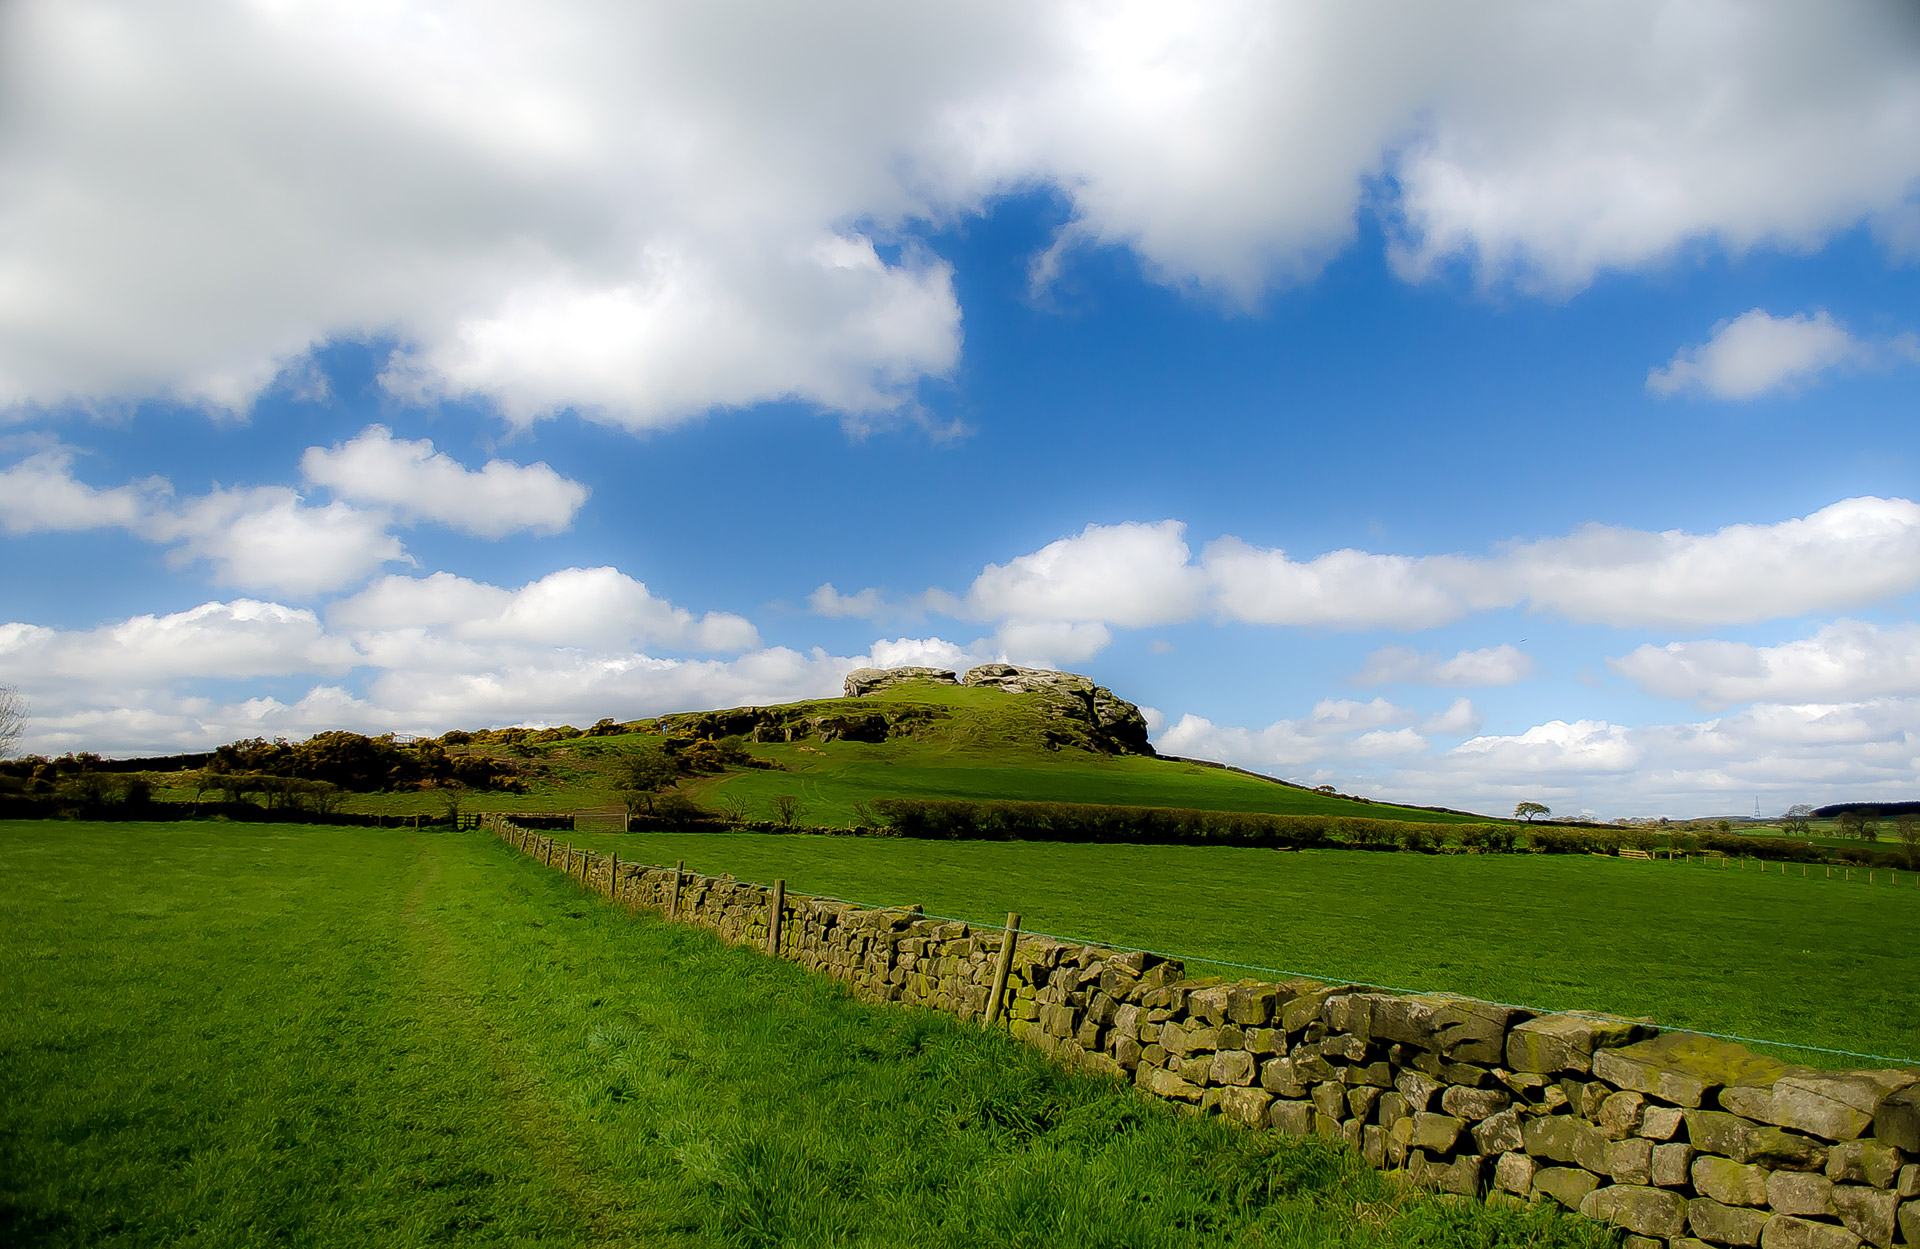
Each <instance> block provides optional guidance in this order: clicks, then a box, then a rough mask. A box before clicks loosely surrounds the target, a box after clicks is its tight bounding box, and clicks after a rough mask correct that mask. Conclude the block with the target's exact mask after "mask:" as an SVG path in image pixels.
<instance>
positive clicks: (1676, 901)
mask: <svg viewBox="0 0 1920 1249" xmlns="http://www.w3.org/2000/svg"><path fill="white" fill-rule="evenodd" d="M560 836H561V837H562V839H570V840H573V841H575V842H576V843H579V844H585V845H593V846H595V847H596V848H599V849H602V850H613V851H615V852H617V853H618V854H619V855H620V856H621V857H622V858H623V859H631V860H638V861H644V862H652V863H666V864H671V863H673V862H674V861H676V860H679V859H684V860H686V862H687V866H688V867H689V868H691V869H697V870H699V871H702V872H706V873H709V874H716V875H717V874H726V873H730V874H732V875H735V876H737V877H739V878H740V879H742V880H758V881H771V880H773V879H775V878H781V879H784V880H786V882H787V886H788V888H790V889H793V890H796V891H799V892H807V893H824V894H831V895H834V896H838V897H844V898H850V899H853V900H856V901H862V902H869V903H880V904H896V905H897V904H910V903H916V902H917V903H920V904H921V905H923V906H925V907H926V908H927V910H929V911H931V912H935V913H938V914H942V915H950V916H955V917H958V918H963V919H968V920H972V921H975V922H982V923H990V924H997V923H999V922H1001V921H1002V919H1003V917H1004V916H1005V914H1006V913H1007V912H1008V911H1017V912H1019V913H1020V914H1021V915H1022V917H1023V920H1024V923H1025V926H1026V927H1028V928H1029V929H1032V930H1036V931H1041V932H1052V933H1058V934H1064V935H1069V936H1075V937H1081V938H1087V939H1092V940H1099V941H1106V942H1112V943H1116V944H1121V945H1129V946H1136V947H1141V948H1145V949H1151V950H1156V951H1162V952H1168V953H1173V954H1178V955H1181V956H1183V957H1185V958H1186V959H1188V960H1189V962H1190V963H1191V964H1193V965H1194V966H1195V967H1198V966H1199V961H1200V960H1204V959H1216V960H1229V961H1232V962H1235V963H1244V964H1252V965H1255V966H1258V967H1263V968H1274V969H1280V970H1284V971H1288V972H1296V973H1305V974H1309V975H1315V976H1319V977H1323V978H1328V979H1341V980H1347V981H1350V982H1355V983H1363V984H1376V985H1381V986H1386V987H1396V988H1416V989H1436V990H1446V991H1450V992H1454V993H1463V994H1468V995H1471V996H1476V997H1483V998H1490V999H1493V1000H1496V1001H1506V1002H1515V1003H1521V1004H1530V1005H1537V1006H1545V1007H1552V1008H1556V1009H1582V1010H1597V1011H1607V1012H1612V1013H1616V1014H1623V1015H1633V1016H1640V1015H1652V1016H1654V1017H1655V1018H1657V1019H1659V1020H1660V1021H1662V1022H1663V1023H1668V1024H1684V1025H1687V1026H1691V1027H1694V1028H1700V1029H1706V1030H1710V1031H1714V1032H1724V1033H1734V1034H1738V1035H1742V1036H1749V1037H1759V1038H1765V1039H1778V1040H1786V1041H1794V1042H1799V1043H1801V1044H1802V1045H1811V1046H1824V1047H1828V1048H1834V1049H1846V1050H1854V1051H1863V1052H1867V1053H1873V1054H1884V1055H1891V1056H1895V1057H1903V1058H1908V1059H1914V1058H1920V1023H1916V1021H1920V977H1917V976H1915V975H1914V967H1915V951H1916V950H1920V876H1916V875H1914V874H1913V873H1909V872H1901V873H1899V874H1898V880H1899V882H1900V883H1899V884H1898V885H1893V884H1890V883H1889V873H1887V872H1885V871H1881V872H1879V873H1878V874H1877V876H1876V878H1875V881H1876V883H1874V884H1871V885H1870V884H1868V883H1867V879H1868V878H1867V875H1866V873H1864V872H1856V873H1855V874H1854V880H1852V881H1847V880H1845V879H1844V874H1842V875H1841V876H1840V877H1836V878H1835V879H1832V880H1829V879H1827V878H1826V877H1825V876H1824V875H1823V872H1824V871H1825V870H1826V869H1824V868H1820V867H1814V868H1811V869H1809V871H1810V875H1807V876H1802V875H1800V872H1801V869H1800V868H1799V867H1792V868H1790V869H1789V871H1788V874H1786V875H1782V874H1781V873H1780V869H1779V868H1778V867H1777V866H1775V867H1771V868H1769V869H1768V870H1767V871H1766V872H1764V873H1763V872H1761V871H1759V870H1757V868H1758V865H1757V864H1755V865H1749V866H1748V867H1746V868H1744V869H1743V868H1741V867H1740V866H1739V865H1738V864H1736V863H1731V862H1727V863H1726V865H1725V866H1719V864H1720V863H1721V862H1724V861H1718V860H1698V859H1696V860H1692V861H1686V860H1682V861H1678V862H1668V861H1659V862H1653V863H1648V862H1639V861H1634V860H1627V859H1615V858H1601V857H1595V856H1591V855H1420V854H1377V853H1367V852H1364V851H1353V850H1319V851H1306V852H1301V853H1282V852H1277V851H1271V850H1252V849H1240V848H1231V847H1198V846H1131V845H1104V846H1103V845H1071V844H1060V843H1047V842H928V841H907V840H894V839H870V838H858V839H855V838H836V837H782V836H767V835H757V834H748V833H733V834H725V833H722V834H702V833H666V834H646V833H628V834H618V833H615V834H601V835H591V834H576V835H571V836H570V835H568V834H564V833H563V834H560ZM1835 871H1836V872H1839V871H1840V869H1835ZM1207 970H1212V971H1218V972H1222V973H1226V974H1232V975H1236V976H1237V975H1242V974H1250V973H1245V972H1240V971H1235V970H1234V969H1231V968H1224V967H1221V968H1208V969H1207ZM1774 1052H1778V1053H1781V1054H1782V1056H1784V1057H1787V1058H1789V1059H1791V1060H1793V1061H1796V1062H1804V1063H1808V1064H1811V1065H1819V1066H1827V1067H1832V1066H1857V1065H1861V1064H1860V1063H1858V1062H1857V1061H1854V1060H1848V1059H1844V1058H1839V1057H1836V1056H1832V1055H1820V1054H1813V1053H1807V1052H1804V1051H1785V1050H1780V1051H1774Z"/></svg>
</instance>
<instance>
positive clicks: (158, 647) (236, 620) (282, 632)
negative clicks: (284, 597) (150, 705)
mask: <svg viewBox="0 0 1920 1249" xmlns="http://www.w3.org/2000/svg"><path fill="white" fill-rule="evenodd" d="M360 662H362V657H361V655H360V654H359V653H358V652H357V651H356V650H355V649H354V647H353V645H352V644H351V643H350V642H348V641H347V640H346V639H345V638H340V637H334V636H330V635H329V634H328V633H327V632H326V630H325V629H324V628H323V627H322V626H321V624H320V619H319V617H318V616H316V615H314V613H312V612H310V611H306V610H304V609H301V608H296V607H285V606H282V605H281V604H279V603H263V602H259V601H256V600H253V599H235V600H234V601H233V602H230V603H204V604H202V605H200V606H199V607H195V608H192V609H190V610H188V611H183V612H173V613H170V614H168V615H164V616H154V615H143V616H134V617H131V618H130V619H127V620H123V621H120V622H118V623H116V624H112V625H107V626H104V627H102V628H99V629H87V630H75V631H61V630H57V629H48V628H44V627H40V626H36V625H26V624H19V623H12V624H5V625H0V668H4V670H6V671H7V672H9V673H13V674H16V675H21V676H24V675H25V674H28V673H31V674H32V675H31V677H30V678H29V679H30V680H32V681H33V682H35V683H47V682H84V683H88V684H95V683H98V684H103V685H112V686H123V685H135V686H138V685H144V684H150V683H153V682H168V681H175V680H180V679H182V678H193V677H220V678H222V679H235V680H238V679H244V678H250V677H263V676H285V675H288V674H293V673H306V672H345V671H347V670H348V669H350V668H352V667H354V666H356V665H357V664H359V663H360Z"/></svg>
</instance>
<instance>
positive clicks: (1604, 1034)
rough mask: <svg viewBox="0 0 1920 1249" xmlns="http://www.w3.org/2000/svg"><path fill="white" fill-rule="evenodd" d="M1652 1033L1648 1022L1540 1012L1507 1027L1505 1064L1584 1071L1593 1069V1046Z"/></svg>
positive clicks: (1550, 1071)
mask: <svg viewBox="0 0 1920 1249" xmlns="http://www.w3.org/2000/svg"><path fill="white" fill-rule="evenodd" d="M1652 1033H1653V1028H1652V1027H1651V1026H1650V1025H1648V1024H1644V1023H1640V1022H1637V1021H1634V1020H1628V1019H1596V1018H1593V1017H1592V1016H1589V1015H1573V1014H1561V1015H1541V1016H1540V1017H1539V1018H1537V1019H1529V1020H1527V1021H1525V1022H1524V1023H1520V1024H1517V1025H1515V1026H1514V1027H1513V1028H1512V1029H1511V1030H1509V1031H1508V1033H1507V1066H1508V1067H1509V1068H1511V1069H1512V1070H1514V1071H1531V1072H1539V1073H1541V1074H1544V1075H1557V1074H1559V1073H1561V1072H1565V1071H1571V1072H1574V1073H1575V1074H1578V1075H1585V1074H1587V1073H1588V1072H1590V1071H1592V1070H1593V1054H1594V1051H1595V1050H1598V1049H1602V1048H1605V1047H1609V1046H1621V1045H1627V1044H1630V1043H1631V1042H1633V1041H1636V1040H1639V1039H1640V1038H1642V1037H1645V1036H1650V1035H1652Z"/></svg>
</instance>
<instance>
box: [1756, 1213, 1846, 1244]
mask: <svg viewBox="0 0 1920 1249" xmlns="http://www.w3.org/2000/svg"><path fill="white" fill-rule="evenodd" d="M1760 1249H1860V1238H1859V1237H1858V1236H1855V1235H1854V1234H1853V1233H1852V1232H1850V1231H1848V1230H1847V1229H1846V1228H1844V1227H1835V1226H1834V1225H1833V1224H1831V1223H1815V1222H1813V1221H1812V1220H1811V1219H1801V1218H1796V1217H1794V1216H1793V1215H1791V1214H1776V1215H1774V1216H1773V1218H1772V1219H1770V1220H1769V1221H1768V1223H1767V1227H1766V1230H1765V1231H1763V1232H1762V1233H1761V1234H1760Z"/></svg>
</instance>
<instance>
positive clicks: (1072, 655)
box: [994, 620, 1113, 668]
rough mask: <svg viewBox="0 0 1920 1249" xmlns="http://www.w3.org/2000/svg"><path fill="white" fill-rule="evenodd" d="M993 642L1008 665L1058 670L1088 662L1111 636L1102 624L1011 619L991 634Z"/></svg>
mask: <svg viewBox="0 0 1920 1249" xmlns="http://www.w3.org/2000/svg"><path fill="white" fill-rule="evenodd" d="M994 640H995V641H996V642H997V643H999V646H1000V653H1001V654H1002V655H1004V656H1005V657H1006V659H1007V660H1008V661H1009V662H1011V663H1016V664H1027V665H1030V666H1038V667H1043V668H1059V667H1062V666H1064V665H1066V664H1075V663H1080V662H1082V661H1084V660H1088V659H1092V658H1093V657H1094V656H1095V655H1098V654H1099V653H1100V652H1101V651H1103V650H1105V649H1107V645H1108V644H1109V643H1111V642H1112V641H1113V634H1112V633H1111V632H1110V631H1109V630H1108V629H1107V626H1105V625H1103V624H1069V623H1067V622H1065V621H1061V620H1011V621H1008V622H1007V623H1006V624H1003V625H1001V626H1000V628H999V629H998V630H996V631H995V633H994Z"/></svg>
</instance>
